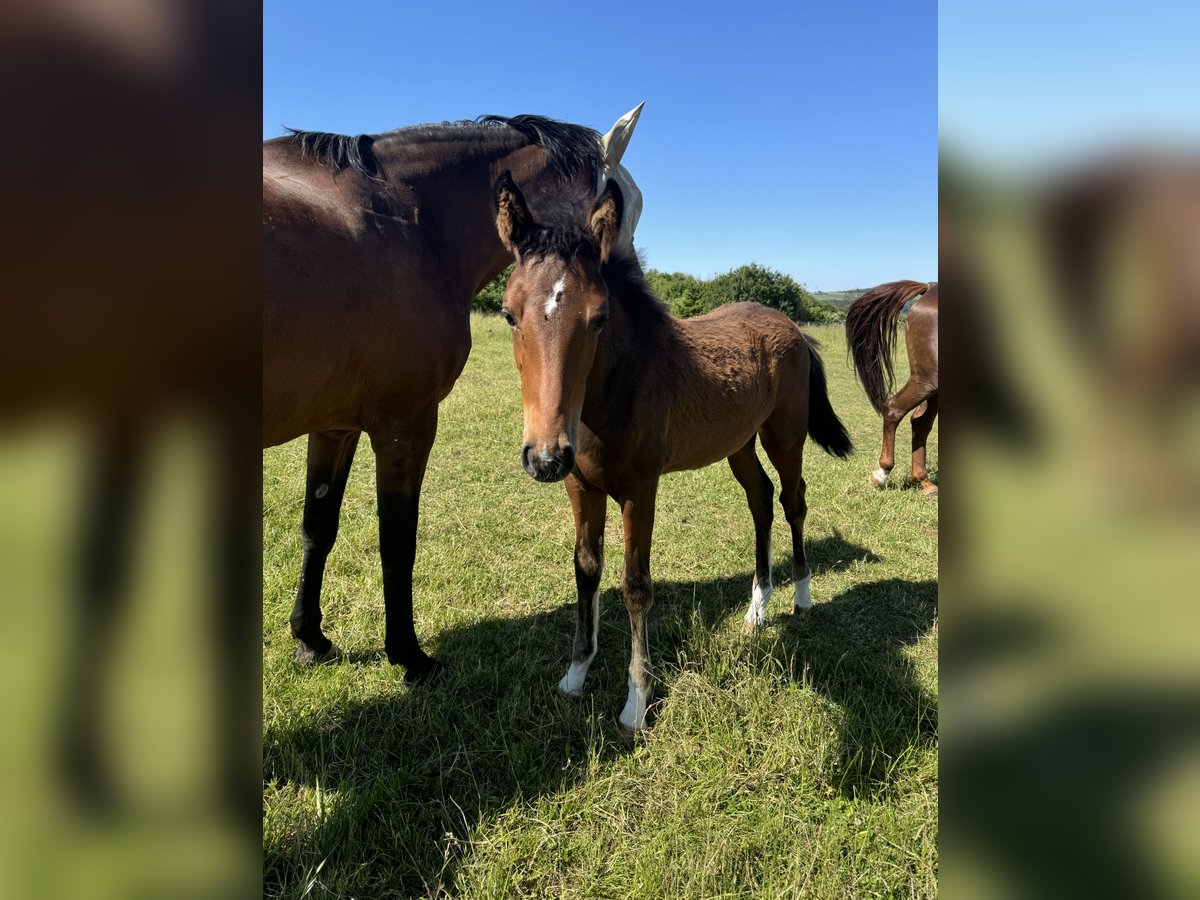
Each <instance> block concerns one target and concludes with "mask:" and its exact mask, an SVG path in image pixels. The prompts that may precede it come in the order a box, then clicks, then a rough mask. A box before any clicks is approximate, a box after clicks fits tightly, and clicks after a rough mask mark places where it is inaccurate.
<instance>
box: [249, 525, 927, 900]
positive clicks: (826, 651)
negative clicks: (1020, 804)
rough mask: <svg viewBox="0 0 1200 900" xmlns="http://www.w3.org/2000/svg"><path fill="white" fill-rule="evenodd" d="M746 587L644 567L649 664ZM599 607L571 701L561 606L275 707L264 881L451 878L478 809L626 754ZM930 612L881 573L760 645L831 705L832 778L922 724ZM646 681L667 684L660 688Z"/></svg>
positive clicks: (877, 784) (373, 886) (452, 635)
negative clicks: (384, 692) (668, 575)
mask: <svg viewBox="0 0 1200 900" xmlns="http://www.w3.org/2000/svg"><path fill="white" fill-rule="evenodd" d="M808 555H809V561H810V564H811V565H812V566H813V569H814V571H815V572H816V579H815V580H814V584H817V583H819V579H820V575H821V574H822V572H828V571H836V570H838V569H840V568H845V567H846V566H848V565H850V564H851V563H852V562H854V561H856V560H867V561H871V560H874V559H877V557H875V556H874V555H873V554H871V552H870V551H869V550H866V549H865V548H862V547H857V546H854V545H852V544H848V543H847V542H845V541H844V540H842V539H841V538H840V536H835V537H832V538H826V539H824V540H817V541H813V542H810V544H809V554H808ZM784 569H786V570H787V571H789V572H790V562H789V563H788V564H787V565H786V566H780V567H779V571H778V572H777V573H776V575H777V576H782V575H783V574H784ZM565 577H566V576H565ZM749 590H750V573H749V572H748V571H747V572H746V573H744V574H739V575H735V576H730V577H725V578H719V579H710V580H704V581H686V582H684V581H680V582H674V581H662V582H656V583H655V596H656V604H655V609H654V611H653V612H652V613H651V626H650V627H651V652H652V654H653V659H654V662H655V663H656V666H657V668H658V671H659V672H669V671H671V670H672V669H674V668H676V667H678V666H680V665H681V661H682V660H683V654H684V653H685V648H686V647H687V646H688V645H689V644H690V643H692V642H694V641H696V640H698V639H701V638H703V637H704V634H702V633H701V634H698V633H697V629H699V630H700V631H701V632H711V631H712V630H714V629H717V628H723V627H726V626H727V624H728V622H729V620H730V619H731V617H734V616H736V617H738V619H740V617H741V615H742V613H743V612H744V611H745V603H746V601H747V599H748V595H749ZM785 593H786V592H785ZM786 596H787V597H790V593H786ZM818 598H819V593H818ZM783 602H785V601H783V600H776V606H777V607H778V606H781V605H782V603H783ZM601 604H602V607H601V608H602V628H601V639H600V654H599V656H598V657H597V660H596V663H595V664H594V665H593V667H592V671H591V673H590V674H589V677H588V686H587V688H586V693H585V696H584V698H583V700H572V699H569V698H566V697H563V696H561V695H559V693H558V692H557V690H556V689H555V685H556V684H557V682H558V679H559V677H560V676H561V675H562V672H563V670H564V669H565V667H566V663H567V656H568V654H569V652H570V651H569V647H570V636H571V634H572V632H573V629H574V621H575V611H574V603H563V604H561V605H560V606H558V607H557V608H555V609H552V610H548V611H546V612H541V613H537V614H534V615H530V616H522V617H517V618H490V619H485V620H481V621H479V622H476V623H472V624H470V625H466V626H463V627H459V628H453V629H449V630H447V631H445V632H443V633H441V634H440V635H439V636H438V637H437V638H436V639H434V641H432V642H431V643H432V644H433V645H434V647H435V652H436V654H437V656H438V658H439V659H441V660H442V661H443V662H444V663H445V664H446V667H447V668H446V670H445V671H444V672H443V673H442V674H440V675H439V677H438V678H437V679H435V680H434V681H433V682H432V683H430V684H425V685H420V686H417V687H414V688H408V687H406V686H404V684H403V678H402V673H401V672H399V671H397V672H396V675H395V685H396V688H395V692H394V693H393V694H390V695H388V696H373V697H371V698H370V699H366V700H362V699H359V698H357V697H355V696H354V695H355V691H354V690H353V688H352V687H351V688H350V689H349V690H347V691H345V692H344V694H345V695H346V696H348V697H350V698H351V699H347V700H344V701H337V702H333V703H328V704H325V705H323V706H320V707H312V706H311V705H309V706H302V707H300V708H297V709H295V710H292V711H290V712H289V715H287V716H286V717H285V716H281V717H279V718H278V720H277V723H278V724H272V725H271V726H270V727H268V729H267V730H266V734H265V736H264V749H263V777H264V786H265V788H266V793H267V798H268V800H267V803H268V812H267V815H266V818H265V825H264V889H265V894H266V895H267V896H300V895H301V894H303V893H305V891H306V890H308V891H309V892H312V893H315V894H316V895H322V894H328V893H333V894H355V895H359V896H374V897H383V896H420V895H425V896H432V895H437V894H441V893H444V892H452V891H453V890H454V884H455V872H456V868H457V862H458V860H459V859H460V858H461V857H462V855H463V853H464V851H465V850H466V843H465V842H466V841H467V840H468V839H469V837H470V836H471V834H472V832H473V831H474V829H475V827H476V826H477V825H478V824H480V823H481V822H484V821H488V820H491V819H495V818H496V817H498V816H504V815H519V814H520V813H519V810H516V809H514V807H516V806H517V805H518V804H526V803H530V802H532V801H534V800H536V799H537V798H539V797H544V796H548V795H553V794H555V793H558V792H561V791H565V790H569V789H571V788H572V787H573V786H575V785H577V784H579V783H582V782H584V781H586V780H589V779H592V778H594V777H595V774H594V772H595V768H596V767H597V766H599V767H601V768H603V767H605V766H607V765H609V764H611V763H612V762H614V761H615V760H616V759H617V758H618V757H620V756H622V755H623V754H626V753H628V752H629V751H630V745H629V744H628V743H626V742H625V741H624V740H622V739H621V738H620V736H619V734H618V732H617V729H616V713H617V712H618V711H619V710H620V708H621V705H622V704H623V703H624V700H625V691H626V667H627V665H628V641H629V630H628V629H629V626H628V619H627V618H626V617H625V614H624V609H623V606H622V602H621V598H620V592H619V590H617V589H616V588H610V589H608V590H606V591H605V592H604V593H603V595H602V598H601ZM936 611H937V586H936V583H935V582H933V581H921V582H906V581H900V580H895V579H892V580H886V581H881V582H876V583H869V584H864V585H859V586H856V587H854V588H852V589H850V590H849V591H846V592H845V593H843V594H841V595H839V596H836V597H833V598H832V599H830V600H829V601H828V602H825V603H820V602H818V604H817V605H816V606H815V607H814V608H813V610H812V611H810V613H809V614H808V615H806V616H803V617H796V618H794V619H793V617H791V616H790V615H788V614H784V617H782V618H783V619H785V620H783V621H779V620H777V621H776V624H777V625H779V626H780V627H778V628H775V629H774V631H775V634H776V635H777V640H775V641H773V642H772V641H770V640H769V639H768V641H767V644H768V651H767V652H769V653H771V654H774V655H777V657H778V659H779V662H780V663H781V664H782V670H783V671H786V672H789V673H791V675H792V677H794V678H796V679H803V681H804V683H805V684H807V685H811V686H812V688H813V689H815V690H816V691H818V692H820V693H821V694H823V695H824V696H826V697H827V698H829V699H830V700H832V701H833V702H834V703H836V704H838V705H839V706H840V707H841V708H842V709H843V710H844V711H845V715H844V718H843V721H844V728H843V735H842V738H843V747H844V749H843V753H842V757H843V759H842V760H841V763H840V770H841V775H842V778H841V784H842V787H843V789H844V790H848V791H851V792H858V791H860V790H864V789H866V790H880V789H886V786H887V784H888V780H889V777H890V769H889V767H888V761H889V760H896V759H900V758H901V757H903V755H904V754H905V753H906V752H908V751H909V750H910V749H911V748H914V747H917V746H918V745H920V744H921V743H922V742H926V741H929V740H932V739H933V735H934V732H935V731H936V701H935V700H934V699H932V698H930V697H928V696H927V695H926V694H925V693H924V691H923V689H922V688H921V687H920V686H919V684H918V681H917V679H916V676H915V672H914V671H913V667H912V664H911V663H910V662H909V660H908V658H907V657H906V656H905V655H904V654H903V653H902V652H901V651H902V649H903V648H904V647H905V646H907V645H909V644H911V643H913V642H914V641H915V640H917V639H918V638H919V637H920V636H921V635H922V634H924V633H925V632H926V631H927V630H928V629H929V628H930V626H931V625H932V623H933V621H934V619H935V617H936ZM682 664H683V665H687V663H686V662H685V661H684V662H682ZM340 665H341V666H342V667H343V668H344V669H345V670H346V673H347V682H348V683H350V684H351V685H353V682H354V681H355V679H354V676H353V673H354V671H355V670H356V669H361V668H364V667H372V666H375V665H379V663H378V662H376V657H375V655H374V654H371V653H359V654H353V655H352V656H350V657H349V659H348V660H345V661H343V662H342V663H340ZM658 693H659V697H660V698H668V699H669V685H662V684H660V685H659V686H658ZM314 793H315V799H314ZM301 795H303V796H304V797H305V799H304V800H301V799H300V797H301ZM275 797H278V798H279V802H278V804H272V802H271V801H272V798H275ZM301 807H303V811H300V808H301ZM314 807H315V808H314ZM275 809H278V810H280V811H279V812H275V811H274V810H275ZM285 810H286V812H285ZM281 817H286V821H283V819H282V818H281Z"/></svg>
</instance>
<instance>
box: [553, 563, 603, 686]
mask: <svg viewBox="0 0 1200 900" xmlns="http://www.w3.org/2000/svg"><path fill="white" fill-rule="evenodd" d="M601 565H602V566H603V564H601ZM599 638H600V589H599V588H596V593H595V594H594V595H593V596H592V652H591V655H589V656H588V658H587V659H585V660H583V661H582V662H574V661H572V663H571V665H570V666H569V667H568V668H567V674H566V675H564V676H563V677H562V680H561V681H560V682H559V683H558V689H559V690H560V691H562V692H563V693H564V694H566V695H567V696H568V697H578V696H580V695H581V694H583V679H584V678H586V677H587V673H588V668H589V667H590V666H591V664H592V660H593V659H595V658H596V650H597V649H598V648H599V646H600V641H599Z"/></svg>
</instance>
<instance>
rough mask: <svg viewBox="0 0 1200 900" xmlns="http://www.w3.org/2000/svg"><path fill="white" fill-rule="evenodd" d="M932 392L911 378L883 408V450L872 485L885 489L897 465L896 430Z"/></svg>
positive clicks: (880, 453) (872, 476)
mask: <svg viewBox="0 0 1200 900" xmlns="http://www.w3.org/2000/svg"><path fill="white" fill-rule="evenodd" d="M930 393H931V392H930V390H929V389H928V388H926V387H924V386H922V385H920V384H917V383H916V382H914V381H913V380H912V379H911V378H910V379H909V380H908V381H907V382H905V384H904V387H902V388H900V390H899V391H897V392H896V393H895V394H894V395H893V396H892V397H890V398H889V399H888V402H887V403H886V404H885V405H884V407H883V448H882V450H880V452H879V468H878V469H876V470H875V471H874V472H872V473H871V483H872V484H873V485H875V487H879V488H881V487H884V486H885V485H886V484H887V480H888V475H889V474H890V473H891V471H892V467H893V466H894V465H895V464H896V428H897V427H898V426H899V424H900V422H901V421H902V420H903V419H904V417H905V416H907V415H908V413H909V410H911V409H913V408H914V407H916V406H917V405H918V404H919V403H920V402H921V401H922V400H924V399H926V398H927V397H928V396H929V394H930Z"/></svg>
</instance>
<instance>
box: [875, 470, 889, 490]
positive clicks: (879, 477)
mask: <svg viewBox="0 0 1200 900" xmlns="http://www.w3.org/2000/svg"><path fill="white" fill-rule="evenodd" d="M871 480H872V481H873V482H875V483H876V484H877V485H879V486H880V487H883V486H884V485H885V484H887V480H888V473H887V472H885V471H883V468H882V467H880V468H878V469H876V470H875V471H874V472H872V473H871Z"/></svg>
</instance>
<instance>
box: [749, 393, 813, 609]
mask: <svg viewBox="0 0 1200 900" xmlns="http://www.w3.org/2000/svg"><path fill="white" fill-rule="evenodd" d="M761 436H762V442H763V449H764V450H766V451H767V456H768V457H769V458H770V460H771V464H772V465H774V466H775V470H776V471H777V472H779V503H780V505H781V506H783V514H784V516H785V517H786V518H787V521H788V525H789V526H790V527H791V529H792V580H793V581H794V582H795V584H796V592H795V595H794V596H793V598H792V607H793V610H794V611H795V612H796V613H797V614H803V613H806V612H808V609H809V607H810V606H812V588H811V582H812V572H811V571H809V568H808V557H807V556H805V553H804V519H805V517H806V516H807V515H808V503H807V501H806V500H805V496H804V495H805V487H806V486H805V484H804V475H803V474H802V471H803V468H804V439H805V438H806V437H807V429H806V427H801V425H800V423H799V421H798V420H796V419H795V418H794V417H793V418H791V419H790V420H788V419H783V418H782V417H780V416H775V417H772V418H771V419H769V420H768V421H767V423H766V424H765V425H764V426H763V430H762V432H761Z"/></svg>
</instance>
